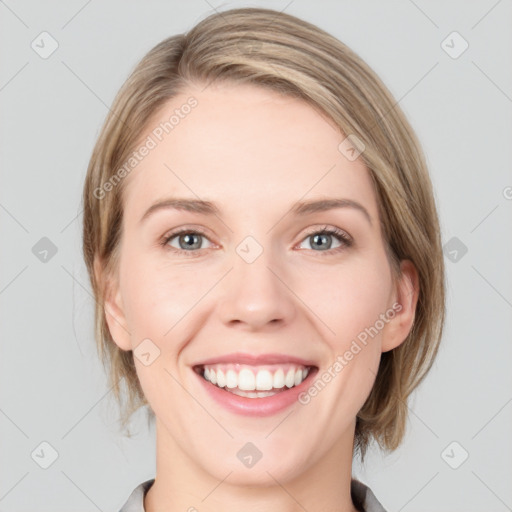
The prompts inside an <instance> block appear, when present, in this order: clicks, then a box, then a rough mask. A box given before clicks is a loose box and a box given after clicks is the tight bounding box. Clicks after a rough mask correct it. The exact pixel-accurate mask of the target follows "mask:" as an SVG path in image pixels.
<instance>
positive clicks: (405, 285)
mask: <svg viewBox="0 0 512 512" xmlns="http://www.w3.org/2000/svg"><path fill="white" fill-rule="evenodd" d="M400 272H401V274H400V277H399V278H398V282H397V284H396V295H395V303H398V304H400V308H394V309H395V310H397V313H396V315H395V316H394V318H393V319H392V320H390V322H389V323H388V325H387V326H386V329H385V330H384V335H383V339H382V352H388V351H389V350H392V349H394V348H396V347H398V346H399V345H400V344H402V343H403V342H404V341H405V339H406V338H407V336H408V334H409V332H410V331H411V329H412V326H413V324H414V318H415V316H416V304H417V302H418V295H419V279H418V271H417V270H416V267H415V266H414V264H413V263H412V261H410V260H402V261H401V263H400Z"/></svg>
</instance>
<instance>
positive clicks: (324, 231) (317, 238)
mask: <svg viewBox="0 0 512 512" xmlns="http://www.w3.org/2000/svg"><path fill="white" fill-rule="evenodd" d="M333 238H335V239H336V240H337V241H338V244H339V245H338V247H334V248H332V239H333ZM203 240H207V241H208V243H209V244H210V246H209V247H203ZM304 241H308V242H309V244H310V247H311V250H313V251H314V252H321V253H326V255H329V254H333V253H337V252H339V251H342V250H344V249H345V248H347V247H350V246H351V245H352V244H353V241H352V238H351V237H350V236H349V235H347V233H345V232H344V231H342V230H341V229H338V228H335V227H330V226H325V227H323V228H321V229H319V228H316V229H314V230H311V231H310V232H309V233H308V235H307V237H306V238H305V239H304ZM171 242H172V243H171ZM302 243H304V242H302ZM161 245H162V246H164V247H165V248H168V249H170V250H171V251H173V252H177V253H181V254H183V255H185V256H192V257H193V256H199V255H200V250H201V249H208V248H211V246H212V245H213V244H212V243H211V242H210V241H209V240H208V238H207V236H206V235H205V233H203V232H202V231H197V230H195V229H190V228H182V229H180V230H177V231H174V232H172V233H169V234H167V235H166V236H164V237H163V239H162V241H161ZM318 248H319V249H320V251H317V250H315V249H318ZM323 255H324V254H322V256H323Z"/></svg>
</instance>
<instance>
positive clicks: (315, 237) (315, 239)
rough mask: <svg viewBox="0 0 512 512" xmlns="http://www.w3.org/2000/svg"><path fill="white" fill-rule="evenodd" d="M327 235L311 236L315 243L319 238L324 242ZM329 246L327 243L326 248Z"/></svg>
mask: <svg viewBox="0 0 512 512" xmlns="http://www.w3.org/2000/svg"><path fill="white" fill-rule="evenodd" d="M328 236H329V235H325V234H324V235H315V236H314V237H313V239H314V241H315V242H314V243H315V244H316V243H317V242H318V241H319V240H321V239H323V241H324V242H325V240H326V238H327V237H328ZM330 247H331V244H330V243H327V248H328V249H329V248H330Z"/></svg>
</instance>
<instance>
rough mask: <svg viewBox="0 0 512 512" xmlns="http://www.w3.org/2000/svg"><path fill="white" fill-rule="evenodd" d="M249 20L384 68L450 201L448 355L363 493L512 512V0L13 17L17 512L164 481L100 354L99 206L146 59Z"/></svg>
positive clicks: (12, 460)
mask: <svg viewBox="0 0 512 512" xmlns="http://www.w3.org/2000/svg"><path fill="white" fill-rule="evenodd" d="M239 6H265V7H271V8H274V9H276V10H285V12H287V13H290V14H293V15H296V16H298V17H302V18H303V19H305V20H307V21H310V22H312V23H315V24H316V25H318V26H319V27H321V28H323V29H325V30H327V31H329V32H330V33H332V34H333V35H335V36H336V37H338V38H339V39H340V40H342V41H343V42H345V43H346V44H348V45H349V46H350V47H351V48H352V49H353V50H355V51H356V52H357V53H358V54H359V55H360V56H361V57H362V58H363V59H365V60H366V61H367V62H368V63H369V64H370V66H372V67H373V69H374V70H375V71H376V72H377V73H378V74H379V76H380V77H381V78H382V79H383V81H384V82H385V83H386V85H387V86H388V87H389V89H390V90H391V92H392V93H393V94H394V96H395V97H396V99H397V101H399V104H400V106H401V108H402V109H403V110H404V111H405V113H406V115H407V116H408V118H409V119H410V121H411V124H412V125H413V127H414V129H415V130H416V132H417V134H418V136H419V138H420V140H421V142H422V144H423V147H424V150H425V153H426V155H427V159H428V163H429V168H430V171H431V175H432V181H433V184H434V187H435V192H436V200H437V203H438V208H439V214H440V218H441V226H442V236H443V244H444V245H445V256H446V267H447V283H448V286H447V291H448V296H447V308H448V309H447V313H448V317H447V324H446V330H445V334H444V338H443V343H442V348H441V351H440V354H439V357H438V359H437V361H436V363H435V366H434V368H433V369H432V372H431V373H430V374H429V376H428V378H427V380H426V381H425V382H424V383H423V384H422V385H421V387H420V388H419V389H418V390H417V392H415V393H414V395H413V397H412V400H411V402H410V404H409V406H410V417H409V423H408V431H407V436H406V438H405V441H404V443H403V445H402V446H401V447H400V448H399V449H398V450H397V451H396V452H394V453H392V454H390V455H388V456H385V455H383V454H381V453H380V452H379V451H378V450H377V449H375V448H372V450H371V452H370V454H369V456H368V459H367V461H366V464H365V467H364V468H363V467H361V466H360V464H359V463H358V462H357V461H356V462H355V464H354V475H355V476H357V477H358V478H360V479H361V480H363V481H364V482H365V483H367V484H368V485H369V486H370V487H371V488H372V489H373V491H374V493H375V495H376V496H377V498H378V499H379V500H380V501H381V502H382V503H383V505H384V506H385V507H386V509H387V510H388V511H390V512H393V511H397V512H398V511H404V512H408V511H460V510H465V511H466V512H481V511H483V510H485V511H486V512H501V511H505V510H512V486H511V482H512V440H511V433H512V429H511V426H512V372H511V359H512V357H511V356H512V344H511V333H512V325H511V324H512V321H511V320H512V242H511V238H512V237H511V233H512V230H511V228H512V218H511V212H512V175H511V162H512V144H511V141H512V116H511V114H512V69H511V66H510V63H511V62H512V31H511V30H510V27H511V21H512V3H511V2H510V0H500V1H496V0H481V1H462V0H458V1H450V2H445V1H440V0H436V1H426V0H416V1H415V2H414V1H412V0H393V1H368V0H366V1H354V0H352V1H337V2H335V1H317V2H308V1H306V0H292V1H289V0H285V1H274V2H270V1H269V2H263V1H257V2H251V3H249V2H224V3H220V2H218V1H215V0H208V1H206V0H191V1H189V2H178V1H169V0H167V1H163V0H146V1H144V2H142V1H139V2H136V1H133V0H116V1H112V0H108V1H98V0H89V1H86V0H70V1H67V2H56V1H46V2H36V1H33V0H32V1H29V0H25V1H23V2H22V1H15V0H5V1H1V2H0V38H1V45H0V53H1V57H2V66H1V68H0V104H1V112H2V114H1V123H0V127H1V136H0V145H1V153H0V158H1V161H0V173H1V176H0V179H1V182H0V183H1V187H0V237H1V238H0V240H1V242H0V243H1V252H0V315H1V316H0V340H1V357H0V439H1V445H0V510H1V511H3V512H7V511H37V512H50V511H51V512H64V511H69V510H74V511H84V512H85V511H96V510H101V511H108V510H110V511H116V510H118V509H119V508H120V506H121V505H122V504H123V503H124V502H125V500H126V499H127V496H128V495H129V494H130V493H131V491H132V490H133V488H134V487H135V486H136V485H138V484H139V483H141V482H142V481H144V480H146V479H148V478H152V477H154V471H155V438H154V431H153V430H152V429H151V428H150V429H148V428H147V426H146V424H145V421H144V418H145V416H144V415H143V414H142V413H140V414H137V415H135V416H134V418H133V423H132V429H133V430H134V431H135V432H136V435H135V436H134V437H133V438H132V439H127V438H124V437H122V436H121V435H120V434H119V432H118V430H117V423H116V418H117V416H116V410H115V408H114V405H113V401H112V400H110V396H111V393H110V392H109V389H108V387H107V384H106V378H105V375H104V373H103V369H102V367H101V364H100V363H99V361H98V357H97V354H96V349H95V344H94V340H93V328H92V325H93V324H92V322H93V314H92V313H93V299H92V297H91V293H90V287H89V284H88V279H87V274H86V271H85V265H84V263H83V260H82V256H81V221H82V215H81V204H80V203H81V190H82V185H83V179H84V176H85V172H86V168H87V163H88V160H89V157H90V154H91V150H92V147H93V144H94V141H95V139H96V137H97V136H98V133H99V129H100V126H101V124H102V122H103V120H104V118H105V115H106V113H107V112H108V107H109V106H110V104H111V102H112V100H113V98H114V95H115V93H116V92H117V90H118V88H119V87H120V86H121V84H122V83H123V82H124V80H125V79H126V78H127V76H128V74H129V72H130V71H131V69H132V68H133V66H135V64H136V63H137V62H138V60H139V59H140V58H141V57H142V56H143V55H144V54H145V53H146V52H147V51H148V50H149V49H150V48H152V47H153V46H154V45H155V44H157V43H158V42H160V41H161V40H163V39H164V38H166V37H168V36H170V35H173V34H175V33H180V32H184V31H186V30H188V29H189V28H191V27H192V26H193V25H195V24H196V23H197V22H198V21H199V20H201V19H203V18H204V17H206V16H207V15H208V14H210V13H212V12H213V10H214V9H218V10H225V9H228V8H231V7H239ZM42 32H47V34H43V35H41V33H42ZM453 32H457V33H456V34H453ZM42 38H43V39H44V43H41V39H42ZM52 45H53V46H52ZM56 45H58V46H56ZM466 45H467V48H466ZM54 47H55V48H54ZM464 49H465V50H464ZM52 50H54V51H53V53H51V55H47V54H46V53H48V52H51V51H52ZM463 50H464V51H463ZM45 52H46V53H45ZM45 251H46V252H45ZM42 443H43V444H42ZM46 465H47V466H48V467H47V468H46V469H45V468H44V466H46Z"/></svg>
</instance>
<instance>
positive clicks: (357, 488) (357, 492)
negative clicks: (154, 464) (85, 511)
mask: <svg viewBox="0 0 512 512" xmlns="http://www.w3.org/2000/svg"><path fill="white" fill-rule="evenodd" d="M154 481H155V479H154V478H152V479H150V480H146V481H145V482H142V483H141V484H139V485H138V486H137V487H135V489H134V490H133V491H132V493H131V494H130V496H129V497H128V499H127V501H126V502H125V504H124V505H123V506H122V508H121V509H120V510H119V512H144V496H145V494H146V492H147V491H148V490H149V488H150V487H151V486H152V485H153V482H154ZM350 490H351V495H352V500H353V502H354V504H355V506H356V507H357V508H358V510H360V512H386V510H385V509H384V507H383V506H382V505H381V503H380V502H379V501H378V500H377V498H376V497H375V495H374V494H373V492H372V490H371V489H370V488H369V487H368V486H366V485H365V484H363V482H360V481H359V480H356V479H355V478H353V479H352V481H351V487H350Z"/></svg>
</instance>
